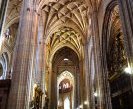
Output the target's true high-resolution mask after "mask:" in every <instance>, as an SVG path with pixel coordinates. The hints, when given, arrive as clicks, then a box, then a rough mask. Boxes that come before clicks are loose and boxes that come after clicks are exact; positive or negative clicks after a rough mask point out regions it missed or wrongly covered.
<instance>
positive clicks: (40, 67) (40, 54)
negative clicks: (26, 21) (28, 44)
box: [35, 11, 45, 107]
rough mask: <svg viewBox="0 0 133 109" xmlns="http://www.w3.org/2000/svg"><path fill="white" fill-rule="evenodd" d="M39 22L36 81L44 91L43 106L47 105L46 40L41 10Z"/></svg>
mask: <svg viewBox="0 0 133 109" xmlns="http://www.w3.org/2000/svg"><path fill="white" fill-rule="evenodd" d="M38 15H39V18H38V21H39V24H38V37H37V48H36V58H35V60H36V75H35V78H36V79H35V82H36V84H38V85H39V86H40V88H41V90H42V91H43V96H42V107H44V105H45V81H44V79H45V62H44V61H45V42H44V41H45V40H44V20H43V16H42V12H41V11H40V12H39V14H38Z"/></svg>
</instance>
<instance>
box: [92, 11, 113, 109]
mask: <svg viewBox="0 0 133 109" xmlns="http://www.w3.org/2000/svg"><path fill="white" fill-rule="evenodd" d="M91 13H92V15H91V22H92V36H93V46H94V48H93V49H94V66H95V79H96V80H95V85H96V92H97V94H98V96H97V108H98V109H111V102H110V93H109V92H110V91H109V88H108V86H109V83H108V78H107V77H108V76H107V74H106V73H107V72H106V73H105V72H103V71H102V70H103V68H102V67H105V66H102V65H101V63H102V62H101V61H102V60H101V59H102V57H101V51H100V50H101V49H102V48H101V46H100V37H99V30H98V17H97V15H98V14H97V10H96V9H94V10H92V12H91Z"/></svg>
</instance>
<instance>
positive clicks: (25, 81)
mask: <svg viewBox="0 0 133 109" xmlns="http://www.w3.org/2000/svg"><path fill="white" fill-rule="evenodd" d="M37 17H38V15H37V13H36V11H35V7H34V2H33V0H23V4H22V10H21V15H20V23H19V29H18V35H17V42H16V48H15V51H14V60H13V76H12V84H11V90H10V94H9V102H8V109H27V108H29V107H28V106H29V98H30V97H29V96H30V92H29V91H30V81H31V79H32V78H31V75H32V70H33V59H34V58H35V57H34V55H35V50H34V48H35V43H36V42H35V41H36V33H37V32H36V31H37Z"/></svg>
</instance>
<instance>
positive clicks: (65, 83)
mask: <svg viewBox="0 0 133 109" xmlns="http://www.w3.org/2000/svg"><path fill="white" fill-rule="evenodd" d="M74 92H75V82H74V76H73V74H72V73H70V72H69V71H64V72H62V73H61V74H60V75H59V76H58V77H57V101H58V109H73V108H74V96H75V95H74Z"/></svg>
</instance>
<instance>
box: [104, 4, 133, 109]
mask: <svg viewBox="0 0 133 109" xmlns="http://www.w3.org/2000/svg"><path fill="white" fill-rule="evenodd" d="M104 20H105V23H104V26H103V42H102V43H103V51H102V52H103V64H104V67H105V66H106V67H107V68H106V67H105V68H104V71H105V72H104V73H106V74H104V75H106V79H107V81H108V82H109V87H110V90H108V92H109V91H110V93H109V95H108V96H110V102H111V105H112V109H126V108H128V109H132V108H133V105H132V103H131V101H132V98H133V92H132V89H131V78H130V75H129V74H126V73H125V71H124V69H125V68H126V67H127V66H128V60H127V57H126V56H127V55H126V49H125V45H124V34H123V31H122V23H121V19H120V13H119V6H118V3H117V1H112V2H111V3H110V4H109V6H108V7H107V9H106V13H105V19H104ZM107 81H106V82H107ZM108 82H107V83H108ZM106 85H107V84H106ZM106 87H107V86H106Z"/></svg>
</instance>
